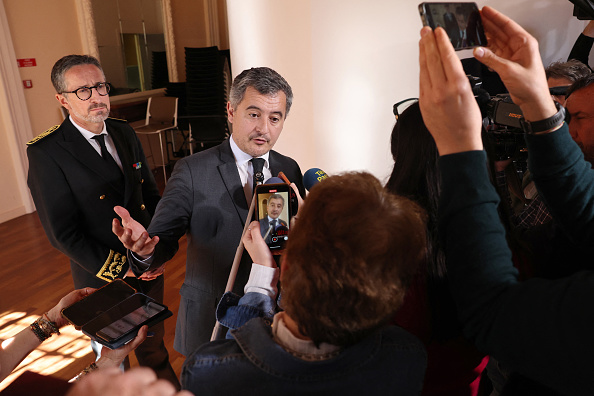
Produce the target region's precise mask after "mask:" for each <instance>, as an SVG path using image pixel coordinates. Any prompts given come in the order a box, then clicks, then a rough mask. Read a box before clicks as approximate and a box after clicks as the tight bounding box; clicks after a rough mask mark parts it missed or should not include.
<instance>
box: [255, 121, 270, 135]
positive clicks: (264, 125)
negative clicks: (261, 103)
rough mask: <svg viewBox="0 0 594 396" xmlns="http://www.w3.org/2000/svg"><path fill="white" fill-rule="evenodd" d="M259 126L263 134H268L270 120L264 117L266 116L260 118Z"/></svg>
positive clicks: (259, 130)
mask: <svg viewBox="0 0 594 396" xmlns="http://www.w3.org/2000/svg"><path fill="white" fill-rule="evenodd" d="M257 127H258V132H260V133H261V134H262V135H266V134H268V120H267V119H266V118H264V117H262V118H260V120H259V122H258V126H257Z"/></svg>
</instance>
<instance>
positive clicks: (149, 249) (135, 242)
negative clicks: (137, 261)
mask: <svg viewBox="0 0 594 396" xmlns="http://www.w3.org/2000/svg"><path fill="white" fill-rule="evenodd" d="M113 210H114V211H115V212H116V213H117V215H118V216H120V217H121V218H122V222H121V224H120V222H119V221H118V219H113V222H112V226H111V229H112V231H113V233H114V234H116V236H117V237H118V238H119V239H120V241H121V242H122V244H123V245H124V247H125V248H126V249H129V250H131V251H132V252H134V253H135V254H136V255H138V256H139V257H140V258H146V257H149V256H150V255H152V254H153V252H154V251H155V246H156V245H157V243H158V242H159V237H158V236H154V237H153V238H150V237H149V234H148V232H146V229H145V228H144V227H143V226H142V224H140V223H139V222H137V221H136V220H134V219H133V218H132V217H131V216H130V213H129V212H128V211H127V210H126V209H125V208H123V207H121V206H116V207H114V208H113Z"/></svg>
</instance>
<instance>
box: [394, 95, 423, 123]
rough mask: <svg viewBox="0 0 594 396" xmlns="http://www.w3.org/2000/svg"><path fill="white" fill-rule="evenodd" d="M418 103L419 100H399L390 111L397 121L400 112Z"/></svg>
mask: <svg viewBox="0 0 594 396" xmlns="http://www.w3.org/2000/svg"><path fill="white" fill-rule="evenodd" d="M418 101H419V98H408V99H404V100H401V101H400V102H398V103H396V104H395V105H394V107H393V109H392V111H394V115H395V116H396V119H398V117H400V114H402V112H403V111H404V110H406V109H408V107H409V106H411V105H412V104H413V103H416V102H418Z"/></svg>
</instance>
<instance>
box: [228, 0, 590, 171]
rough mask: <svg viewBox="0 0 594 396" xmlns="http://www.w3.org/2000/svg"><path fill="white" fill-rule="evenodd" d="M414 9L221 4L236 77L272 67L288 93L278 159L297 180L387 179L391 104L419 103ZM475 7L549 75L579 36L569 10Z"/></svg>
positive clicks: (528, 0) (562, 1)
mask: <svg viewBox="0 0 594 396" xmlns="http://www.w3.org/2000/svg"><path fill="white" fill-rule="evenodd" d="M418 3H419V1H418V0H414V1H412V0H372V1H368V0H299V1H295V0H227V9H228V19H229V41H230V48H231V55H232V64H233V73H234V74H235V75H237V74H238V73H239V72H241V70H243V69H246V68H249V67H253V66H269V67H272V68H273V69H275V70H277V71H278V72H279V73H281V74H282V75H283V76H284V77H285V78H286V79H287V80H288V81H289V83H290V84H291V86H292V88H293V90H294V94H295V102H294V105H293V106H294V107H293V109H292V110H291V114H290V115H289V118H288V120H287V122H286V123H285V128H284V131H283V134H282V135H281V138H280V139H279V141H278V143H277V144H276V147H275V148H276V149H277V150H278V151H280V152H282V153H283V154H287V155H290V156H291V157H293V158H294V159H296V160H297V161H298V162H299V164H300V165H301V167H302V170H303V171H305V170H306V169H309V168H311V167H320V168H322V169H324V170H325V171H326V172H328V173H336V172H339V171H345V170H359V169H364V170H368V171H370V172H372V173H374V174H375V175H376V176H378V177H380V178H381V179H385V178H386V177H387V176H388V175H389V173H390V171H391V167H392V159H391V155H390V148H389V138H390V133H391V130H392V127H393V125H394V117H393V115H392V104H394V103H395V102H397V101H398V100H400V99H404V98H407V97H411V96H412V97H415V96H417V95H418V75H419V70H418V37H419V30H420V29H421V21H420V18H419V15H418V11H417V5H418ZM477 3H478V5H479V7H482V6H484V5H490V6H493V7H495V8H497V9H498V10H500V11H502V12H503V13H505V14H507V15H509V16H510V17H512V18H514V19H515V20H516V21H517V22H518V23H520V24H521V25H522V26H524V28H526V29H527V30H528V31H529V32H530V33H531V34H533V35H534V36H535V37H536V38H537V39H538V40H539V42H540V45H541V54H542V56H543V62H544V63H545V64H546V65H548V64H549V63H550V62H552V61H555V60H565V59H566V58H567V55H568V54H569V51H570V49H571V46H572V45H573V43H574V41H575V39H576V38H577V36H578V35H579V33H580V32H581V30H582V29H583V27H584V26H585V22H582V21H578V20H577V19H575V18H574V17H572V10H573V5H572V4H571V3H570V2H569V1H566V0H540V1H533V0H498V1H497V2H495V1H478V2H477ZM593 63H594V62H593Z"/></svg>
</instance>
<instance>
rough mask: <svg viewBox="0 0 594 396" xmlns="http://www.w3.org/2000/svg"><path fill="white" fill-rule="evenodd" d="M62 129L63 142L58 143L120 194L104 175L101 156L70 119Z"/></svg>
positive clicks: (67, 119)
mask: <svg viewBox="0 0 594 396" xmlns="http://www.w3.org/2000/svg"><path fill="white" fill-rule="evenodd" d="M62 128H63V129H64V132H63V134H64V140H63V141H60V142H58V144H59V145H61V146H62V147H63V148H64V149H65V150H66V151H68V152H69V153H70V154H71V155H72V157H74V158H75V159H76V160H77V161H78V162H80V163H81V165H82V166H84V167H86V168H88V169H90V170H91V171H92V172H93V173H95V174H96V175H97V177H98V178H100V179H101V180H103V181H105V182H106V183H107V184H109V185H110V186H111V187H112V188H113V189H114V190H115V191H117V192H118V193H120V194H121V191H120V190H119V188H118V187H117V186H114V185H113V184H111V183H109V180H108V179H107V178H106V177H105V174H104V166H105V165H104V163H103V158H101V155H99V153H97V151H95V149H94V148H93V147H92V146H91V144H90V143H89V142H88V141H87V139H85V138H84V136H83V135H81V133H80V132H79V131H78V129H76V127H75V126H74V125H72V123H71V122H70V118H66V119H65V120H64V122H63V123H62Z"/></svg>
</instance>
